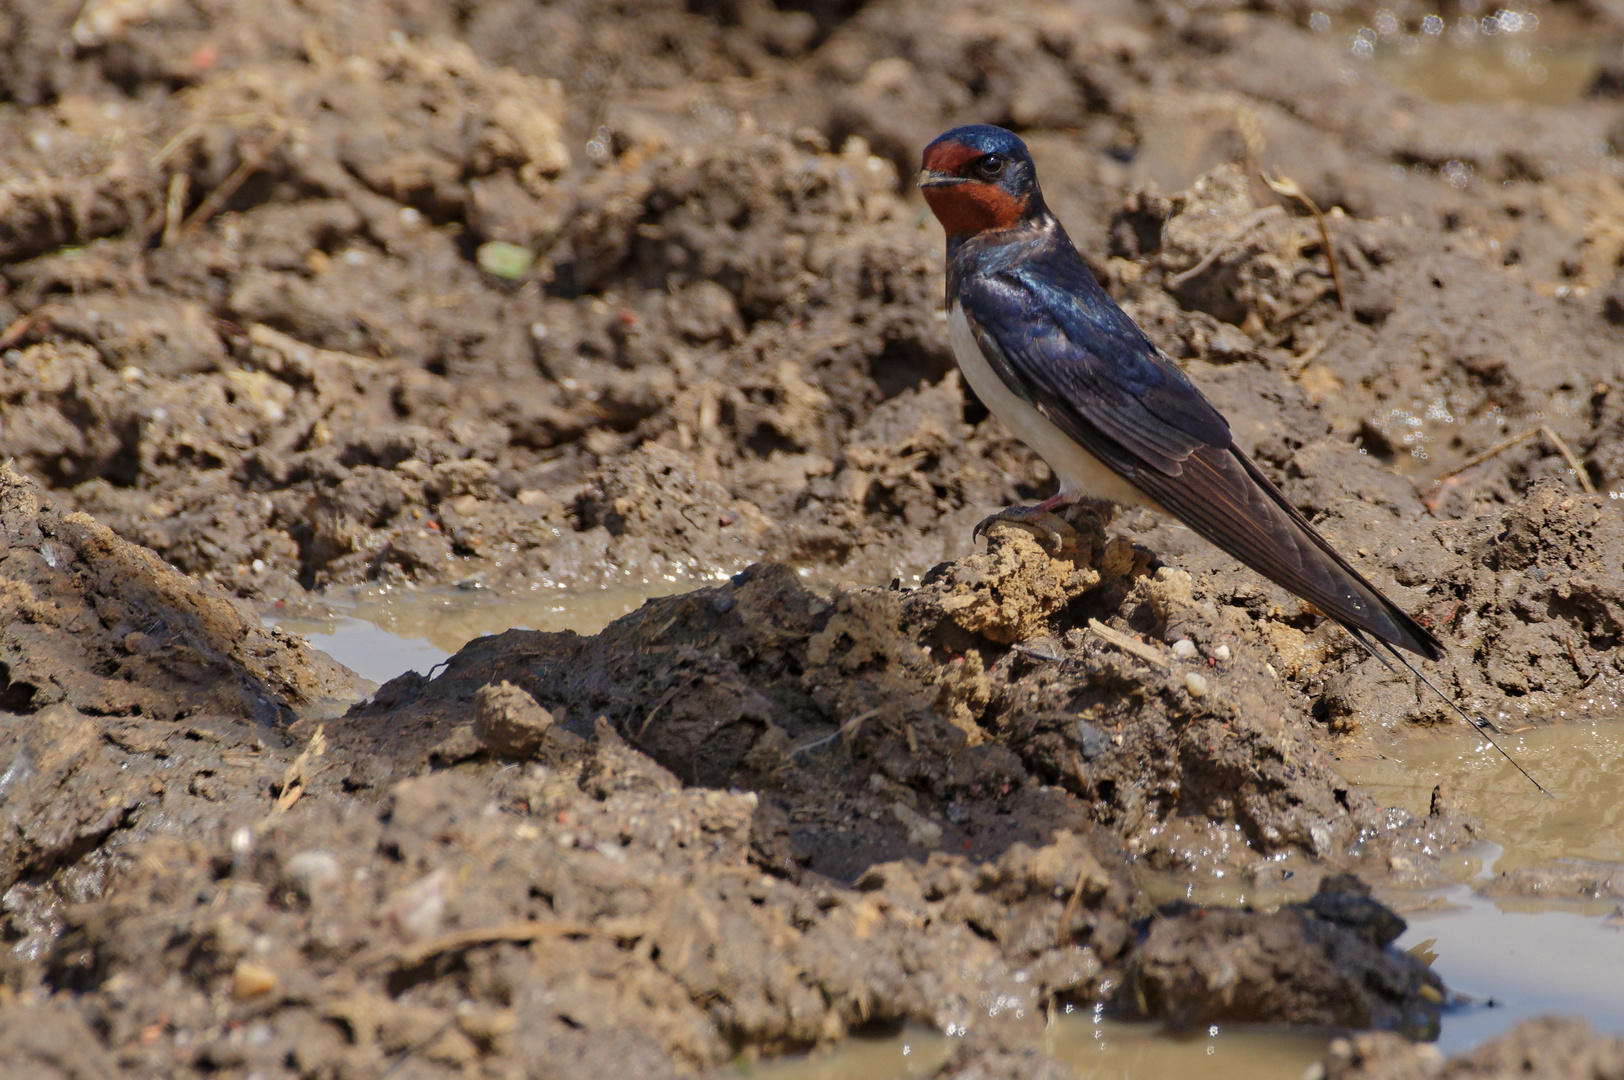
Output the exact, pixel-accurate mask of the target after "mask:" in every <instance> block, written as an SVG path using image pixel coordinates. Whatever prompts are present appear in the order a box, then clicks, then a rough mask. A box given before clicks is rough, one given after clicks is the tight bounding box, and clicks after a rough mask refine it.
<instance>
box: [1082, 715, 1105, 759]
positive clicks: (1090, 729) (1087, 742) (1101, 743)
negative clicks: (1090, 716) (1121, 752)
mask: <svg viewBox="0 0 1624 1080" xmlns="http://www.w3.org/2000/svg"><path fill="white" fill-rule="evenodd" d="M1075 731H1076V733H1077V742H1078V745H1079V748H1080V749H1081V750H1082V752H1083V760H1084V761H1093V760H1094V759H1095V758H1097V757H1100V756H1102V755H1104V754H1105V752H1106V751H1108V750H1110V749H1111V739H1110V737H1109V736H1107V735H1106V734H1105V732H1103V731H1101V730H1100V729H1099V728H1097V727H1095V726H1094V725H1093V724H1090V723H1089V722H1088V721H1087V720H1079V721H1077V723H1076V725H1075Z"/></svg>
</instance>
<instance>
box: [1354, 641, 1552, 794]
mask: <svg viewBox="0 0 1624 1080" xmlns="http://www.w3.org/2000/svg"><path fill="white" fill-rule="evenodd" d="M1342 628H1343V629H1344V630H1346V631H1347V632H1348V633H1349V634H1350V635H1352V637H1353V640H1355V641H1357V642H1358V643H1359V644H1360V645H1361V646H1363V647H1364V650H1365V651H1366V652H1367V653H1369V654H1370V655H1371V656H1373V657H1375V658H1376V660H1377V661H1378V662H1379V663H1380V664H1381V665H1382V667H1384V668H1386V669H1387V670H1388V671H1392V670H1393V665H1392V664H1390V663H1388V662H1387V657H1385V656H1383V655H1382V654H1381V653H1380V652H1377V651H1376V647H1375V646H1374V645H1372V644H1371V643H1370V642H1369V640H1367V639H1366V638H1365V635H1364V634H1362V633H1360V632H1359V628H1358V627H1356V626H1349V625H1348V624H1347V623H1343V624H1342ZM1382 645H1384V646H1385V647H1386V649H1387V651H1388V652H1390V653H1392V654H1393V658H1394V659H1395V660H1397V661H1398V662H1399V663H1401V664H1403V665H1404V666H1405V667H1406V668H1408V669H1409V672H1410V674H1411V675H1414V676H1415V677H1416V678H1417V679H1420V680H1421V681H1422V682H1423V683H1425V684H1426V687H1427V689H1428V690H1431V691H1432V692H1433V693H1434V694H1437V695H1438V698H1439V700H1441V701H1442V702H1443V703H1444V704H1445V705H1448V706H1449V707H1450V708H1451V709H1454V710H1455V714H1456V715H1457V716H1459V717H1460V718H1461V719H1462V720H1464V721H1465V722H1466V726H1467V727H1469V728H1471V729H1472V730H1473V731H1475V732H1477V733H1478V734H1479V735H1481V736H1482V737H1483V741H1484V742H1486V743H1488V744H1489V745H1490V746H1492V747H1494V749H1495V752H1496V753H1498V754H1499V755H1500V756H1501V757H1503V758H1505V759H1506V760H1507V761H1509V762H1511V767H1512V768H1514V769H1516V770H1517V771H1518V772H1520V773H1522V774H1523V776H1525V777H1527V779H1528V782H1529V783H1530V784H1533V785H1534V787H1535V788H1537V789H1538V790H1539V793H1540V794H1541V795H1544V796H1546V797H1547V798H1555V796H1553V795H1551V793H1550V792H1549V791H1546V790H1545V788H1544V786H1543V785H1542V784H1540V782H1539V781H1538V780H1535V779H1534V778H1533V777H1532V776H1530V775H1529V773H1528V770H1527V769H1525V768H1523V767H1522V765H1521V764H1520V763H1519V762H1518V761H1517V759H1516V758H1514V757H1512V756H1511V755H1510V754H1508V753H1506V750H1505V747H1503V746H1501V745H1500V744H1499V743H1497V742H1495V741H1494V738H1493V736H1491V735H1490V734H1489V733H1488V731H1487V730H1486V729H1488V728H1491V727H1493V726H1494V725H1492V724H1490V723H1489V722H1488V721H1487V720H1474V719H1472V718H1471V717H1470V716H1468V715H1467V714H1466V710H1465V709H1462V708H1461V707H1460V706H1459V705H1458V704H1456V703H1455V700H1454V699H1453V698H1451V697H1450V696H1449V695H1448V694H1445V693H1444V692H1443V691H1442V690H1440V689H1438V687H1437V686H1435V685H1434V684H1433V682H1432V680H1431V679H1429V678H1427V677H1426V676H1425V675H1423V674H1421V672H1420V671H1419V670H1418V669H1417V668H1416V666H1415V665H1414V664H1412V663H1410V661H1409V659H1408V658H1407V657H1406V656H1405V655H1404V654H1403V653H1401V652H1399V651H1398V650H1397V649H1395V648H1394V647H1393V646H1392V645H1389V644H1388V643H1387V642H1385V641H1384V642H1382Z"/></svg>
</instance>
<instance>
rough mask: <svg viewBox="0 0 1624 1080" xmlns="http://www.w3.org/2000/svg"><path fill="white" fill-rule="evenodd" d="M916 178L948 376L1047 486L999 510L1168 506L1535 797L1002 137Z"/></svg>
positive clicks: (1415, 626)
mask: <svg viewBox="0 0 1624 1080" xmlns="http://www.w3.org/2000/svg"><path fill="white" fill-rule="evenodd" d="M921 164H922V166H923V167H922V168H921V169H920V172H919V187H920V189H921V190H922V191H923V193H924V196H925V202H926V203H928V204H929V206H930V208H931V211H932V212H933V213H934V214H935V215H936V220H938V221H940V222H941V223H942V229H943V230H944V231H945V232H946V233H947V309H948V331H949V337H950V339H951V341H952V343H953V355H954V356H955V357H956V358H957V359H958V362H959V370H960V371H962V372H963V373H964V380H965V382H967V383H969V384H970V388H971V389H972V390H974V391H975V392H976V396H977V397H979V398H980V399H981V401H982V403H983V404H985V405H986V406H987V408H988V409H990V410H991V411H992V413H993V415H994V416H996V417H998V419H999V420H1001V421H1002V422H1003V424H1004V426H1005V427H1007V428H1009V429H1010V430H1011V431H1012V432H1014V433H1015V434H1016V435H1017V436H1018V437H1019V438H1020V439H1021V440H1022V441H1023V442H1025V443H1026V444H1027V445H1028V446H1030V447H1031V448H1032V449H1033V450H1035V451H1037V453H1038V456H1040V457H1042V458H1043V460H1045V461H1047V462H1048V463H1049V467H1050V468H1051V469H1053V470H1054V473H1055V475H1056V476H1057V477H1059V479H1060V490H1059V491H1058V492H1056V493H1055V494H1054V495H1053V496H1052V497H1050V498H1048V499H1045V500H1043V501H1042V502H1040V503H1038V504H1037V505H1036V506H1014V507H1010V508H1008V509H1006V510H1004V511H1002V512H1001V513H999V514H995V515H993V517H992V518H989V519H988V521H985V522H982V524H981V525H978V526H977V527H976V531H977V532H978V533H979V532H980V531H981V529H982V527H984V526H985V525H987V524H989V523H990V522H991V521H995V520H999V519H1009V520H1015V521H1024V522H1029V523H1040V522H1041V519H1042V518H1043V517H1044V516H1046V515H1047V514H1049V513H1050V512H1051V511H1052V510H1054V509H1055V508H1056V507H1059V506H1060V505H1062V504H1065V503H1073V502H1076V501H1078V500H1080V499H1084V498H1096V499H1108V500H1110V501H1112V502H1116V503H1126V504H1129V505H1132V504H1142V505H1148V506H1149V507H1151V509H1154V510H1158V511H1161V512H1163V513H1167V514H1171V515H1172V516H1173V517H1176V518H1178V519H1179V520H1180V521H1182V522H1184V524H1186V525H1188V526H1189V527H1190V528H1191V529H1193V530H1195V532H1196V533H1198V534H1199V535H1201V536H1202V537H1204V538H1205V539H1206V540H1208V541H1209V542H1210V543H1212V544H1215V545H1216V546H1218V547H1220V548H1222V549H1223V550H1224V551H1226V552H1228V553H1229V554H1231V555H1233V556H1234V557H1235V558H1237V559H1239V560H1240V561H1241V562H1243V563H1245V564H1246V565H1247V566H1249V567H1251V568H1252V569H1253V570H1255V571H1257V572H1258V573H1260V574H1262V575H1263V576H1264V577H1266V578H1268V579H1269V580H1270V581H1272V582H1274V583H1275V584H1277V585H1279V586H1280V587H1282V588H1284V589H1286V590H1287V591H1288V592H1291V593H1292V594H1294V595H1295V596H1298V597H1300V598H1301V599H1303V600H1307V601H1308V602H1309V603H1311V604H1313V605H1314V606H1315V607H1317V608H1318V609H1319V610H1320V611H1322V612H1324V613H1325V614H1326V615H1329V616H1330V617H1331V618H1333V619H1335V620H1336V621H1337V622H1338V623H1340V624H1341V625H1342V627H1343V629H1345V630H1347V631H1348V633H1349V634H1351V635H1352V636H1353V638H1354V640H1355V641H1357V642H1358V643H1359V644H1360V645H1361V646H1363V647H1364V648H1365V649H1366V650H1367V651H1368V652H1369V653H1370V654H1371V655H1372V656H1374V657H1375V658H1376V659H1377V660H1380V661H1381V662H1382V663H1383V664H1386V663H1387V661H1386V659H1385V658H1384V657H1383V656H1382V655H1381V653H1379V652H1377V651H1376V649H1375V648H1374V647H1373V646H1372V645H1371V644H1370V642H1369V640H1368V639H1366V637H1365V635H1366V634H1369V635H1370V636H1371V637H1374V638H1375V639H1376V640H1377V641H1379V642H1381V643H1382V644H1383V645H1385V646H1386V648H1387V651H1388V652H1389V653H1390V654H1391V655H1392V656H1393V657H1394V658H1395V659H1397V660H1398V661H1399V662H1400V663H1402V664H1403V665H1404V666H1405V667H1406V668H1408V669H1409V670H1410V671H1411V672H1412V673H1413V674H1414V675H1415V677H1416V678H1417V679H1420V680H1421V681H1422V682H1424V683H1426V685H1427V686H1428V687H1430V688H1431V689H1432V691H1433V692H1434V693H1435V694H1437V695H1438V696H1439V697H1440V698H1442V699H1443V701H1444V703H1445V704H1447V705H1448V706H1449V707H1450V708H1451V709H1453V710H1454V711H1455V712H1456V714H1458V715H1459V716H1460V718H1461V719H1462V720H1464V721H1465V722H1466V723H1467V725H1468V726H1470V727H1471V728H1473V729H1474V730H1476V731H1477V733H1478V734H1479V735H1481V736H1482V737H1483V738H1484V740H1485V741H1487V742H1488V743H1489V745H1490V746H1493V747H1494V749H1495V750H1497V751H1499V752H1500V755H1501V756H1502V757H1504V758H1505V759H1506V760H1507V761H1509V762H1510V763H1511V764H1512V765H1513V766H1515V767H1516V769H1517V771H1518V772H1520V773H1522V774H1523V775H1524V776H1525V777H1528V780H1529V782H1530V783H1532V784H1533V785H1534V787H1536V788H1538V789H1539V791H1540V792H1541V793H1542V794H1546V795H1549V794H1550V792H1548V791H1546V790H1545V788H1544V787H1543V786H1541V784H1540V782H1539V781H1538V780H1535V779H1534V778H1533V777H1532V776H1530V775H1529V773H1528V770H1527V769H1524V768H1523V767H1522V765H1521V764H1519V763H1518V762H1517V761H1516V759H1515V758H1513V757H1512V756H1511V755H1510V754H1508V753H1506V751H1505V749H1504V748H1502V747H1501V746H1500V745H1499V744H1498V743H1496V742H1495V741H1494V739H1493V738H1492V737H1491V736H1490V735H1489V734H1488V733H1487V731H1485V730H1484V729H1485V728H1490V727H1492V725H1491V724H1489V723H1488V721H1486V720H1482V719H1474V718H1472V717H1470V716H1468V715H1467V713H1466V711H1465V710H1464V709H1462V708H1461V707H1460V705H1459V704H1457V703H1456V702H1455V701H1454V700H1453V699H1451V698H1450V697H1449V696H1448V695H1447V694H1445V693H1444V692H1443V691H1441V690H1439V689H1438V688H1437V687H1436V686H1434V685H1433V684H1432V682H1431V680H1429V679H1428V678H1427V677H1426V676H1425V675H1423V674H1421V672H1420V671H1418V670H1417V669H1416V668H1415V666H1414V665H1413V664H1411V663H1410V662H1409V661H1408V660H1405V659H1404V656H1403V654H1402V653H1400V652H1399V650H1400V649H1404V650H1407V651H1409V652H1412V653H1415V654H1417V655H1419V656H1423V657H1425V658H1427V659H1428V660H1438V659H1441V658H1442V657H1443V655H1444V647H1443V645H1441V644H1440V643H1439V642H1438V639H1437V638H1435V637H1433V636H1432V635H1431V634H1430V633H1428V632H1427V631H1426V629H1424V628H1423V627H1422V626H1421V625H1420V624H1419V623H1417V622H1416V621H1415V620H1414V619H1413V618H1411V617H1410V615H1409V613H1408V612H1406V611H1404V609H1402V608H1400V607H1399V606H1398V605H1397V604H1395V603H1393V601H1391V600H1389V599H1388V598H1387V597H1386V596H1384V595H1382V592H1381V590H1380V589H1378V588H1376V586H1374V585H1372V584H1371V583H1370V582H1369V581H1368V580H1367V579H1366V578H1365V576H1364V575H1363V574H1361V573H1359V571H1357V570H1355V569H1354V568H1353V566H1352V564H1350V563H1349V562H1348V560H1347V559H1344V558H1343V557H1342V556H1341V555H1340V554H1338V553H1337V551H1336V549H1335V548H1333V547H1332V546H1331V545H1330V542H1329V541H1327V540H1326V539H1325V538H1324V537H1323V536H1321V535H1320V534H1319V533H1318V532H1317V531H1316V530H1315V529H1314V526H1312V525H1310V524H1309V523H1308V519H1307V518H1305V517H1303V515H1302V512H1301V511H1299V510H1298V509H1297V508H1296V507H1295V506H1293V505H1292V504H1291V503H1290V502H1288V501H1287V500H1286V497H1285V496H1284V495H1283V494H1281V493H1280V489H1279V488H1277V487H1275V486H1274V484H1273V483H1271V482H1270V480H1269V478H1268V477H1267V476H1265V475H1263V471H1262V470H1261V469H1259V468H1258V467H1257V465H1255V464H1254V463H1253V462H1252V459H1251V458H1249V457H1247V456H1246V454H1245V453H1244V452H1243V451H1242V450H1241V448H1240V447H1238V446H1236V445H1235V440H1234V438H1233V437H1232V436H1231V434H1230V431H1229V422H1228V421H1227V420H1225V419H1224V418H1223V416H1222V414H1220V413H1219V412H1218V410H1217V409H1215V408H1214V407H1213V405H1212V402H1210V401H1208V400H1207V399H1206V396H1205V395H1203V394H1202V393H1201V391H1200V390H1198V389H1196V386H1195V384H1194V383H1192V382H1191V381H1190V380H1189V379H1188V378H1187V377H1185V374H1184V372H1182V371H1181V370H1179V367H1178V365H1177V364H1175V363H1174V362H1173V360H1172V358H1171V357H1169V356H1168V355H1167V354H1166V353H1164V352H1162V351H1161V350H1160V349H1158V348H1157V347H1156V345H1155V343H1154V342H1152V341H1151V340H1150V338H1149V337H1147V336H1146V334H1145V332H1144V331H1143V330H1141V329H1139V327H1138V325H1137V324H1135V323H1134V321H1133V320H1132V319H1130V318H1129V317H1128V314H1127V312H1125V311H1123V310H1122V309H1121V308H1119V307H1117V305H1116V302H1115V301H1113V300H1112V299H1111V298H1110V297H1109V296H1108V295H1106V292H1105V290H1104V289H1102V288H1100V285H1099V283H1098V282H1097V281H1095V280H1094V275H1093V274H1092V273H1091V272H1090V271H1089V269H1088V265H1087V264H1086V263H1085V262H1083V257H1082V256H1081V255H1080V254H1078V252H1077V248H1076V247H1074V246H1073V245H1072V242H1071V238H1070V237H1069V236H1067V235H1066V230H1065V229H1064V228H1063V227H1061V224H1060V222H1059V221H1058V220H1056V218H1055V216H1054V214H1052V213H1050V212H1049V208H1048V206H1047V205H1045V204H1044V201H1043V192H1042V190H1041V189H1039V187H1038V177H1037V169H1036V168H1035V167H1034V166H1033V164H1032V156H1031V154H1030V153H1028V152H1027V149H1026V144H1025V143H1024V142H1022V141H1021V140H1020V139H1019V138H1018V137H1017V136H1016V135H1015V134H1014V133H1013V132H1010V131H1005V130H1004V129H1003V128H999V127H992V126H989V125H986V124H975V125H971V126H969V127H959V128H954V129H953V130H952V131H949V132H947V133H946V134H944V135H941V136H939V137H937V139H936V141H934V142H932V143H931V144H930V145H929V146H927V147H925V154H924V160H923V162H922V163H921Z"/></svg>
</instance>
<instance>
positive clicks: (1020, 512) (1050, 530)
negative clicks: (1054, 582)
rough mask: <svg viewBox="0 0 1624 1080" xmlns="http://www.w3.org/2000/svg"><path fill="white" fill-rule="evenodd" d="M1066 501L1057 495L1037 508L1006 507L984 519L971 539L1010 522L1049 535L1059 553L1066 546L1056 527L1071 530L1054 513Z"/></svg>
mask: <svg viewBox="0 0 1624 1080" xmlns="http://www.w3.org/2000/svg"><path fill="white" fill-rule="evenodd" d="M1065 501H1066V499H1065V497H1064V496H1062V495H1058V494H1056V495H1051V496H1049V497H1048V498H1047V499H1044V500H1043V501H1042V502H1040V503H1038V504H1037V505H1036V506H1006V507H1004V508H1003V509H1002V510H1000V511H998V513H996V514H993V515H991V516H990V517H986V518H983V519H982V521H981V524H979V525H977V526H976V527H975V531H973V532H972V533H971V534H970V538H971V539H972V540H973V539H975V538H976V537H978V536H980V535H981V534H982V533H984V532H986V531H987V529H988V528H989V527H990V526H992V525H993V524H995V523H997V522H1000V521H1008V522H1012V523H1013V524H1016V525H1026V526H1029V527H1031V528H1033V529H1038V530H1040V531H1041V532H1043V533H1045V534H1047V535H1048V537H1049V539H1050V540H1052V541H1053V547H1054V549H1055V550H1056V551H1058V550H1060V548H1061V547H1062V546H1063V545H1064V543H1065V540H1064V538H1063V537H1062V536H1061V535H1060V530H1059V529H1057V528H1055V526H1056V525H1062V526H1065V527H1066V528H1067V529H1070V528H1071V526H1070V525H1069V524H1068V523H1067V522H1066V521H1065V519H1063V518H1060V517H1057V516H1056V515H1055V513H1054V510H1055V507H1057V506H1059V505H1061V504H1062V503H1064V502H1065Z"/></svg>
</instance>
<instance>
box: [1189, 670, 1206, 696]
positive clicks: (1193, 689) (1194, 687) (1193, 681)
mask: <svg viewBox="0 0 1624 1080" xmlns="http://www.w3.org/2000/svg"><path fill="white" fill-rule="evenodd" d="M1184 689H1186V690H1188V691H1189V692H1190V696H1191V697H1205V696H1206V693H1207V680H1206V679H1203V678H1202V677H1201V676H1199V675H1197V674H1196V673H1195V672H1193V671H1192V672H1190V673H1189V674H1188V675H1186V676H1184Z"/></svg>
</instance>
